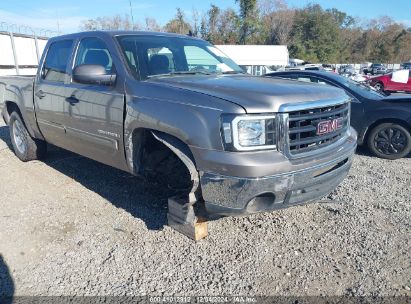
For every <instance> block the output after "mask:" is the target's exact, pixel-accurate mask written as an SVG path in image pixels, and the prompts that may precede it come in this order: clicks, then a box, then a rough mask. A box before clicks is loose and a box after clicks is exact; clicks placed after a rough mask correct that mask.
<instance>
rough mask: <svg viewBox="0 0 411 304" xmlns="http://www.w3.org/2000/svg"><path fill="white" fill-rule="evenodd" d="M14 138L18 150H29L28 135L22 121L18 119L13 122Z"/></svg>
mask: <svg viewBox="0 0 411 304" xmlns="http://www.w3.org/2000/svg"><path fill="white" fill-rule="evenodd" d="M13 138H14V143H15V144H16V148H17V150H18V151H19V152H20V153H21V154H24V153H26V150H27V143H26V137H25V136H24V127H23V125H22V123H21V122H20V121H18V120H16V121H14V123H13Z"/></svg>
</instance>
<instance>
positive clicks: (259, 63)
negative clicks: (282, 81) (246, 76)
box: [217, 45, 289, 75]
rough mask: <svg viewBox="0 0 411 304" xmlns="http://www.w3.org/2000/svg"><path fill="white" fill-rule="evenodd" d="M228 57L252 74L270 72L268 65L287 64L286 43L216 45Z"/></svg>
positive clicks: (283, 65) (278, 65)
mask: <svg viewBox="0 0 411 304" xmlns="http://www.w3.org/2000/svg"><path fill="white" fill-rule="evenodd" d="M217 47H218V48H219V49H220V50H221V51H222V52H223V53H225V54H226V55H227V56H228V57H230V58H231V59H233V60H234V61H235V63H237V64H238V65H239V66H241V67H243V68H245V69H246V70H247V72H248V73H250V74H253V75H264V74H266V73H269V72H272V69H271V68H270V67H273V66H276V67H280V66H281V67H285V66H287V65H288V60H289V54H288V48H287V46H286V45H217Z"/></svg>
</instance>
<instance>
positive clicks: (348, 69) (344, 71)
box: [338, 65, 356, 77]
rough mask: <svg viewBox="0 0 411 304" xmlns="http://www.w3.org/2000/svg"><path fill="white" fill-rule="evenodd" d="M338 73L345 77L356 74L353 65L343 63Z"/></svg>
mask: <svg viewBox="0 0 411 304" xmlns="http://www.w3.org/2000/svg"><path fill="white" fill-rule="evenodd" d="M338 74H340V75H342V76H344V77H351V76H353V75H355V74H356V72H355V69H354V67H353V66H352V65H342V66H340V67H339V68H338Z"/></svg>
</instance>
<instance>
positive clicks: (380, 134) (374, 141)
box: [368, 123, 411, 159]
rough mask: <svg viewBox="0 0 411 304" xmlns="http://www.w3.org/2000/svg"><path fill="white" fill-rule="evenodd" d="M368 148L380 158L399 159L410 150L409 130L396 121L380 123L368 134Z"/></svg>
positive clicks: (410, 138) (410, 136) (410, 137)
mask: <svg viewBox="0 0 411 304" xmlns="http://www.w3.org/2000/svg"><path fill="white" fill-rule="evenodd" d="M368 148H369V149H370V151H371V152H372V153H373V154H374V155H376V156H378V157H381V158H385V159H399V158H402V157H404V156H407V155H408V154H409V153H410V152H411V135H410V131H409V130H407V129H406V128H404V127H403V126H402V125H399V124H396V123H382V124H380V125H378V126H376V127H374V128H373V129H372V130H371V132H370V134H369V136H368Z"/></svg>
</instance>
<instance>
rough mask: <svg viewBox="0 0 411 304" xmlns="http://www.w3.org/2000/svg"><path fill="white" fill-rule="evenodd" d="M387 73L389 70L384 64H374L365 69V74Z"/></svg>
mask: <svg viewBox="0 0 411 304" xmlns="http://www.w3.org/2000/svg"><path fill="white" fill-rule="evenodd" d="M385 73H387V68H386V67H385V66H384V65H383V64H382V63H373V64H371V65H370V66H369V67H368V68H367V69H364V74H371V75H379V74H385Z"/></svg>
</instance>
